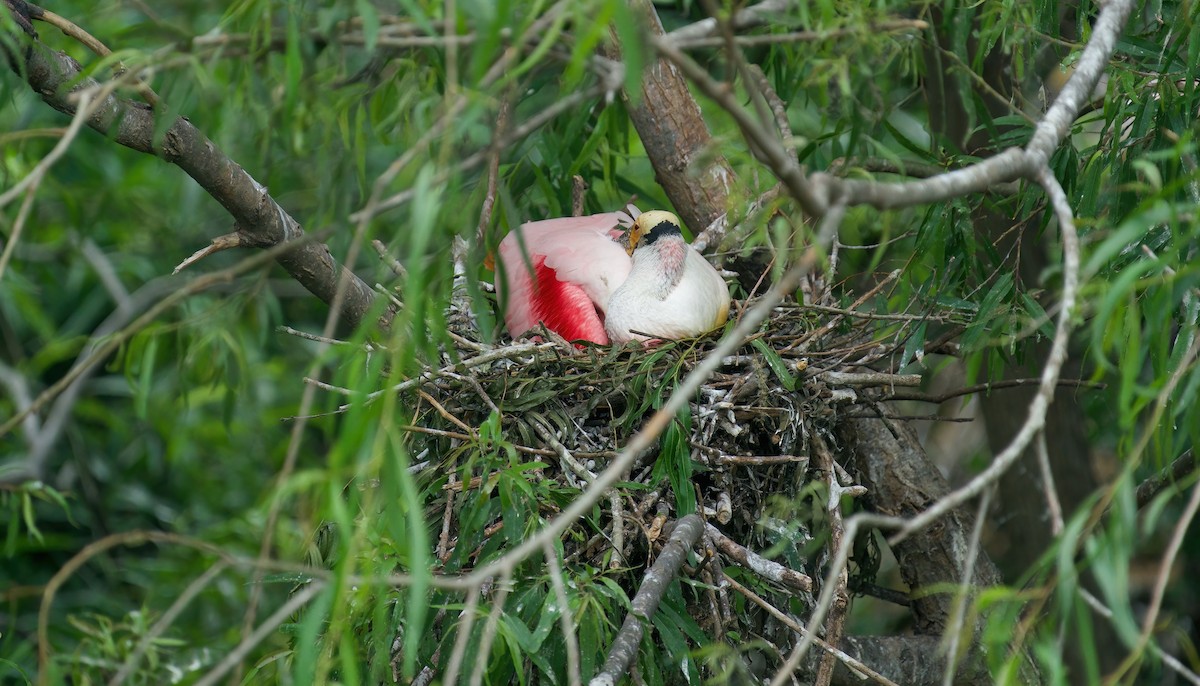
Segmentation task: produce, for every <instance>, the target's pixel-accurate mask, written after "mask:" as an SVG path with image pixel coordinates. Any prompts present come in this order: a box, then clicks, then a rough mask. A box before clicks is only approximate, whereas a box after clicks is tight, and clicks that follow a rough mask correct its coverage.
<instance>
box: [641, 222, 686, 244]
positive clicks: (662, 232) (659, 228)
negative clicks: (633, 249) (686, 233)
mask: <svg viewBox="0 0 1200 686" xmlns="http://www.w3.org/2000/svg"><path fill="white" fill-rule="evenodd" d="M682 235H683V232H682V231H680V230H679V226H678V225H676V224H672V223H671V222H659V223H658V224H656V225H655V226H654V228H653V229H650V230H649V231H647V232H646V235H645V236H642V243H645V244H646V245H653V244H654V241H657V240H658V239H660V238H662V237H663V236H682Z"/></svg>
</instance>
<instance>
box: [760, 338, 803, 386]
mask: <svg viewBox="0 0 1200 686" xmlns="http://www.w3.org/2000/svg"><path fill="white" fill-rule="evenodd" d="M751 345H753V346H754V349H755V350H757V351H758V352H759V353H761V354H762V356H763V359H765V360H766V361H767V366H768V367H770V368H771V372H772V373H774V374H775V377H776V378H777V379H779V383H781V384H783V387H784V388H786V389H787V390H789V391H794V390H796V377H795V375H793V374H792V372H791V370H790V369H788V364H787V362H784V361H783V358H782V357H780V356H779V353H777V352H775V351H774V350H772V349H771V346H769V345H767V344H766V343H763V341H762V339H761V338H756V339H754V340H753V341H752V342H751Z"/></svg>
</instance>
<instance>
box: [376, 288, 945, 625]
mask: <svg viewBox="0 0 1200 686" xmlns="http://www.w3.org/2000/svg"><path fill="white" fill-rule="evenodd" d="M889 280H890V279H889V278H888V277H885V278H884V279H883V280H882V281H881V283H879V284H878V285H877V286H876V287H875V288H874V289H871V291H869V292H868V293H867V294H865V295H864V296H862V297H861V298H859V299H858V300H856V301H855V302H853V303H847V304H846V306H845V307H839V306H835V305H834V299H833V298H832V297H831V296H830V295H829V293H828V291H825V292H824V293H822V294H821V295H820V296H819V297H818V298H816V299H818V300H819V301H821V302H824V303H828V304H826V305H821V306H817V305H806V304H802V303H798V302H796V301H795V300H785V301H784V302H783V303H782V304H780V305H778V306H776V307H775V308H774V309H773V311H772V312H771V315H770V316H769V317H767V318H766V320H765V321H764V322H763V323H762V324H761V325H760V326H759V327H758V329H757V330H756V331H755V332H753V333H751V334H749V335H747V336H745V338H744V339H743V340H741V341H740V342H739V345H738V346H737V348H736V349H735V350H734V352H733V354H730V355H727V356H725V357H723V358H722V359H721V360H720V364H719V365H718V367H717V369H716V371H715V372H714V373H712V374H711V375H710V376H709V377H708V378H707V380H705V381H704V383H703V384H702V385H701V386H700V387H699V390H698V391H697V392H696V393H695V394H694V395H692V396H691V397H690V398H689V402H688V403H687V404H686V405H685V406H684V409H682V410H681V411H680V412H678V413H677V414H676V415H675V416H674V418H673V420H672V421H670V422H669V423H668V424H667V425H666V428H665V430H663V431H662V432H661V434H660V435H659V436H658V440H657V441H655V442H653V443H652V444H651V445H650V447H649V448H648V449H646V450H644V451H643V452H642V454H640V455H637V456H636V459H635V461H634V462H633V465H632V467H631V468H630V469H629V470H627V471H626V472H625V473H624V474H622V475H621V478H620V481H619V483H618V484H617V486H616V487H615V488H614V489H612V491H610V492H609V493H608V494H606V495H605V497H604V498H602V499H601V500H600V501H599V502H598V503H597V504H596V506H595V507H594V508H593V510H592V514H591V516H588V517H585V518H583V519H582V520H580V521H579V522H578V523H576V524H575V525H574V527H573V528H572V529H570V530H569V531H568V533H567V534H566V535H564V536H563V537H562V539H561V544H562V549H563V555H564V559H565V563H566V565H567V566H568V567H569V568H572V569H592V570H608V571H607V575H608V576H609V577H610V578H617V579H624V580H625V581H623V582H621V583H622V585H623V586H625V587H626V588H625V590H626V592H627V593H628V594H629V596H630V597H632V596H633V594H634V593H635V592H638V591H639V588H640V587H642V586H643V576H642V574H643V571H642V570H644V569H645V568H646V567H648V566H649V565H650V564H651V563H653V562H654V561H655V560H656V559H657V558H658V556H659V553H660V551H661V550H663V549H664V548H663V546H664V544H665V543H666V542H667V540H668V537H669V536H670V535H671V532H672V527H673V525H674V523H676V522H680V521H682V520H680V518H681V517H682V516H684V515H687V514H690V513H699V514H700V515H701V516H702V517H703V519H704V521H705V524H704V531H705V532H706V534H705V535H704V537H703V540H704V545H703V548H702V550H704V551H706V552H707V555H706V556H705V563H704V564H703V565H702V566H701V567H700V568H698V569H696V570H693V572H694V573H695V575H696V577H697V578H698V579H699V580H700V581H701V582H702V584H704V585H706V586H707V587H708V588H709V589H713V588H717V587H718V584H715V583H714V577H717V581H719V580H720V578H728V577H727V576H724V577H723V576H722V575H723V572H721V569H722V568H721V566H720V565H722V564H725V565H728V564H736V565H739V566H742V567H745V568H747V569H748V570H750V572H751V573H752V574H753V575H754V576H756V577H759V578H762V579H764V580H765V583H766V584H767V585H768V586H770V587H773V588H775V589H777V590H778V591H779V592H781V593H783V594H784V595H786V596H790V597H791V598H793V599H799V600H800V602H801V604H802V605H804V606H808V607H812V606H813V598H814V594H815V593H817V592H819V591H820V588H819V584H820V574H821V572H822V571H823V569H824V568H825V566H826V563H827V562H828V561H829V559H830V555H831V554H832V550H833V549H834V548H835V546H834V545H831V539H832V538H833V536H834V533H833V532H835V531H836V530H837V527H840V514H839V513H838V512H837V510H838V509H840V506H838V505H837V503H838V502H840V501H841V500H842V498H840V497H838V496H839V495H845V494H847V493H848V494H850V495H860V494H861V493H862V492H863V491H864V490H865V489H862V488H861V487H859V486H856V485H855V483H856V481H855V478H854V476H853V475H852V474H851V473H849V472H848V471H847V469H845V468H844V467H845V466H846V465H841V464H839V461H838V459H837V457H836V456H837V455H838V454H839V452H840V450H839V447H840V446H839V439H838V430H837V427H839V426H845V424H846V420H847V419H852V418H854V417H878V416H879V411H878V410H877V403H879V402H880V401H882V400H889V399H894V398H897V397H900V396H901V395H902V394H904V392H905V390H904V389H905V387H911V386H914V385H917V384H919V383H920V378H919V377H918V376H915V375H912V376H904V375H898V374H892V373H889V372H887V371H876V370H880V369H882V370H891V369H894V368H896V367H897V366H898V365H897V362H898V360H899V359H900V358H901V357H904V356H907V355H908V354H909V353H908V352H906V349H907V348H908V347H911V344H907V342H908V340H909V338H910V337H911V335H912V333H913V330H914V329H915V328H916V327H917V326H920V325H921V322H922V320H921V318H920V317H917V316H913V317H908V318H906V317H904V316H899V315H886V314H873V313H871V312H867V311H864V310H862V309H861V308H863V303H865V302H867V301H868V299H869V298H872V297H873V296H874V295H875V294H877V293H878V292H879V291H880V290H881V289H882V288H883V286H884V284H886V283H887V282H888V281H889ZM809 290H812V289H809ZM821 290H824V289H821ZM755 300H756V299H751V300H748V301H735V302H734V305H733V309H732V310H731V320H732V324H731V325H730V326H733V325H734V324H736V323H737V321H738V320H739V318H740V316H741V314H742V313H744V312H746V311H748V310H749V309H750V307H751V306H753V305H754V304H755ZM448 321H449V322H450V323H451V330H450V336H449V339H450V340H452V341H453V342H454V348H455V349H454V350H449V349H443V350H442V361H441V362H442V365H443V366H441V367H440V368H434V367H429V368H427V369H426V371H425V372H424V373H422V374H420V375H419V376H416V377H414V378H411V379H409V380H408V381H405V382H403V383H401V384H400V385H399V386H396V387H388V388H380V389H379V391H377V393H378V394H384V393H399V394H401V397H402V402H401V405H402V406H403V407H405V408H407V409H406V413H411V414H409V416H410V417H412V421H411V424H409V425H406V426H405V427H404V428H405V430H407V431H408V432H409V433H410V438H411V443H410V444H409V450H410V451H411V453H410V454H411V455H413V456H414V458H413V461H414V462H415V463H416V464H413V465H412V467H410V471H411V472H413V473H416V474H418V475H419V479H420V481H421V483H423V484H424V486H425V488H426V489H427V490H426V493H427V494H428V493H430V492H432V493H434V495H433V497H431V498H426V500H425V502H426V504H427V505H426V507H427V508H428V510H427V512H426V517H427V520H428V521H437V522H440V524H441V526H440V536H439V537H438V542H437V545H436V558H437V562H438V568H437V570H436V571H438V572H441V573H446V574H454V573H461V572H465V571H469V570H470V569H472V568H473V567H475V566H477V565H479V564H482V563H483V562H484V561H486V560H487V559H490V557H492V556H493V555H494V554H495V553H497V552H498V551H500V550H502V549H503V548H504V547H507V546H511V545H515V544H517V543H520V542H522V541H523V540H524V539H525V537H526V536H527V535H529V534H531V533H532V532H534V531H536V530H537V529H538V528H539V525H538V524H537V522H536V521H532V519H531V517H530V516H529V513H530V512H531V511H535V512H537V514H538V516H539V517H540V518H542V519H550V518H553V517H554V516H555V515H556V514H558V513H559V512H560V511H562V510H563V509H565V508H566V507H567V506H569V505H570V504H571V503H572V502H573V501H574V499H575V498H577V497H578V496H579V493H580V492H581V491H583V490H584V489H586V488H587V487H588V484H589V483H590V482H591V481H592V480H593V479H594V478H596V475H598V474H600V473H601V472H604V471H605V470H606V469H607V468H608V467H609V465H610V463H611V462H612V461H613V460H614V458H616V456H617V455H618V453H620V452H621V451H622V450H623V449H625V447H626V445H627V444H628V443H629V442H630V439H631V437H632V436H634V434H636V433H637V432H638V431H640V430H641V429H642V428H643V427H644V426H645V425H646V424H647V420H648V418H649V417H650V416H651V415H652V414H654V413H655V412H656V411H657V410H658V409H659V408H660V407H662V406H663V405H664V404H665V403H666V402H667V399H668V398H669V397H670V396H671V394H672V393H673V392H674V391H675V389H676V387H677V386H679V385H680V383H681V381H682V380H683V379H685V377H687V376H688V375H689V374H690V373H691V372H692V370H693V369H694V368H695V367H696V366H697V365H698V364H700V363H701V362H702V361H703V360H705V359H706V358H708V357H709V356H710V355H711V354H712V352H713V350H714V348H715V347H716V346H717V343H718V341H719V340H720V339H721V337H722V335H726V334H723V333H722V332H714V333H712V334H710V335H708V336H705V337H702V338H699V339H695V340H683V341H667V342H663V343H661V344H659V345H657V346H654V347H649V348H643V347H640V346H637V345H629V346H625V347H614V346H597V345H588V344H583V345H581V344H572V343H570V342H567V341H564V340H562V339H560V338H558V337H557V336H556V335H555V334H553V333H550V332H543V335H542V336H539V337H534V338H533V339H522V340H517V341H509V340H504V341H502V342H501V343H499V344H488V343H484V342H482V340H481V337H480V336H478V335H477V334H476V333H474V331H473V328H472V327H471V326H470V324H469V317H466V316H462V315H461V311H460V310H459V309H458V308H454V307H452V311H451V316H450V317H448ZM729 330H730V329H729V328H727V329H726V331H729ZM911 390H912V389H909V391H910V392H911ZM851 470H852V466H851ZM514 474H517V475H519V479H520V480H521V484H522V486H519V487H518V488H517V489H516V490H520V489H521V488H522V487H523V485H524V484H525V483H528V484H536V487H537V488H536V489H533V488H531V489H526V492H524V493H519V492H515V491H514V490H513V487H512V485H511V482H510V485H509V487H508V488H509V491H508V492H507V493H501V491H504V486H503V477H504V476H507V477H508V478H510V479H511V478H512V476H513V475H514ZM498 484H500V485H498ZM535 490H536V493H537V496H536V498H534V497H532V496H531V495H530V494H531V493H532V492H534V491H535ZM831 493H832V494H833V496H832V497H831ZM439 494H440V495H439ZM497 496H498V497H497ZM522 497H525V498H526V500H525V505H526V509H525V510H520V508H517V507H512V506H510V505H511V501H513V499H519V498H522ZM489 498H490V499H492V500H493V505H492V506H491V509H487V508H486V507H483V506H480V505H478V503H479V502H481V501H487V500H488V499H489ZM506 498H507V499H508V501H509V503H510V504H509V505H503V506H496V505H495V502H494V501H495V500H497V499H499V500H504V499H506ZM531 500H535V501H536V502H533V503H531V502H530V501H531ZM831 508H833V509H831ZM518 511H522V512H525V514H520V515H517V514H514V513H516V512H518ZM693 523H694V522H693ZM756 551H757V552H756ZM760 552H761V553H763V555H759V554H758V553H760ZM768 556H769V559H768ZM877 561H878V555H877V550H876V549H875V548H874V547H873V545H872V544H871V543H870V539H869V538H868V542H867V543H865V544H864V545H863V546H862V549H861V550H858V549H856V550H855V554H854V559H853V566H852V569H851V577H850V579H849V585H848V588H849V589H850V590H853V589H855V588H857V587H859V586H860V585H869V584H871V583H872V582H873V581H874V579H873V576H874V570H875V568H876V563H877ZM842 583H845V582H842ZM741 591H742V592H743V594H746V593H750V595H753V594H752V593H751V592H749V591H747V590H746V589H744V588H743V589H741ZM707 593H708V600H707V601H702V602H701V603H698V604H697V605H696V606H695V607H692V608H690V609H689V612H693V614H694V615H695V617H694V618H695V619H696V620H697V622H698V623H699V624H700V626H702V627H704V628H705V630H710V629H711V630H712V631H713V635H714V636H720V635H722V633H723V632H724V631H727V630H731V629H733V628H735V627H737V628H740V629H741V630H742V631H749V632H750V633H751V634H753V635H757V636H764V637H770V636H779V640H778V641H777V642H775V641H773V643H774V644H775V645H787V644H788V643H789V642H790V638H787V637H784V636H782V635H781V634H782V633H787V636H789V637H790V636H794V635H795V634H794V633H788V632H794V631H796V629H795V628H794V627H792V626H791V625H789V624H787V622H786V621H784V622H783V623H781V620H780V619H779V616H778V613H777V611H775V612H766V611H763V610H760V609H759V608H758V607H754V606H750V605H747V606H746V608H745V609H744V610H742V611H739V613H738V617H739V619H738V620H735V619H734V616H733V615H734V613H733V612H732V610H731V609H730V607H731V605H730V602H729V599H728V597H727V596H725V595H722V594H723V591H716V592H714V591H712V590H709V591H707ZM718 596H719V597H718ZM747 621H748V622H750V623H751V625H750V626H747V625H746V624H745V623H746V622H747ZM634 644H635V645H636V641H635V642H634Z"/></svg>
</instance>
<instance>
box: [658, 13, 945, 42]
mask: <svg viewBox="0 0 1200 686" xmlns="http://www.w3.org/2000/svg"><path fill="white" fill-rule="evenodd" d="M687 28H689V27H687V26H685V27H683V28H682V29H677V30H676V31H672V32H671V33H669V34H667V38H669V39H671V40H672V41H673V42H674V43H675V45H676V46H678V47H680V48H682V49H684V50H689V49H692V48H711V47H716V46H719V45H724V44H725V40H724V39H723V38H720V37H716V36H705V37H702V38H686V37H685V38H676V36H675V34H676V33H678V32H679V31H682V30H684V29H687ZM927 28H929V24H928V23H927V22H924V21H921V20H920V19H892V20H889V21H883V22H878V23H875V24H868V25H865V26H854V27H848V28H844V29H829V30H827V31H789V32H788V33H766V34H762V35H756V36H735V37H734V38H733V40H734V42H735V43H737V44H738V45H739V46H742V47H754V46H758V45H774V44H777V43H816V42H820V41H830V40H837V39H838V38H844V37H846V36H857V35H862V34H864V33H898V32H906V31H923V30H925V29H927Z"/></svg>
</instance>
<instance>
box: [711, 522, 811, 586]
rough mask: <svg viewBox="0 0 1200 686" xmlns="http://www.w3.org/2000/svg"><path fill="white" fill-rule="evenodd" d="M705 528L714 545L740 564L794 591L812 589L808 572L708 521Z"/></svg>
mask: <svg viewBox="0 0 1200 686" xmlns="http://www.w3.org/2000/svg"><path fill="white" fill-rule="evenodd" d="M704 530H705V532H706V533H707V534H708V537H709V538H711V539H712V542H713V545H715V546H716V547H717V549H718V550H720V551H721V552H723V553H725V554H726V555H728V556H729V558H730V559H731V560H733V561H734V562H736V563H738V565H740V566H742V567H745V568H746V569H749V570H750V571H752V572H754V573H755V574H757V575H759V576H761V577H762V578H764V579H767V580H769V581H774V582H775V583H777V584H781V585H783V586H786V587H788V588H790V589H792V590H794V591H801V592H805V593H807V592H808V591H811V590H812V587H813V582H812V577H810V576H808V575H807V574H803V573H801V572H797V571H796V570H794V569H790V568H788V567H785V566H783V565H781V564H779V563H778V562H775V561H774V560H768V559H767V558H765V557H763V556H762V555H759V554H758V553H756V552H754V551H753V550H750V549H749V548H746V547H745V546H743V545H741V544H740V543H738V542H736V541H734V540H733V539H731V538H729V537H728V536H726V535H725V534H723V533H721V531H720V530H719V529H717V527H715V526H713V525H712V524H707V523H706V524H705V525H704Z"/></svg>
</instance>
